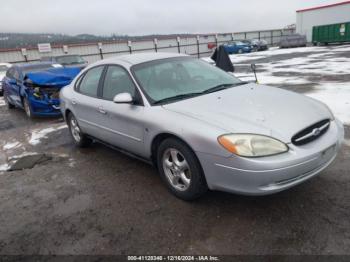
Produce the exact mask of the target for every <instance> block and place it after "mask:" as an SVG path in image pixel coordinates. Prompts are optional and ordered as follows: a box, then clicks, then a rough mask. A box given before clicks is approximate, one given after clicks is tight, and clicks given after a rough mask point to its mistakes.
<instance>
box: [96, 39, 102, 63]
mask: <svg viewBox="0 0 350 262" xmlns="http://www.w3.org/2000/svg"><path fill="white" fill-rule="evenodd" d="M97 45H98V50H99V51H100V57H101V60H103V51H102V43H98V44H97Z"/></svg>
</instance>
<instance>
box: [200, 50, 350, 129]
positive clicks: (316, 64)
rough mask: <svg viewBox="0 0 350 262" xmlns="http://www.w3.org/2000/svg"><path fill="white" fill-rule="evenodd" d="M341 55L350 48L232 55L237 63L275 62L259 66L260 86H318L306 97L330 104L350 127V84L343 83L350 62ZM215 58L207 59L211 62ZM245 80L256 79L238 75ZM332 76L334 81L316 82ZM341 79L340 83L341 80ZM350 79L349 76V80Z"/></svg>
mask: <svg viewBox="0 0 350 262" xmlns="http://www.w3.org/2000/svg"><path fill="white" fill-rule="evenodd" d="M341 52H350V45H343V46H336V47H301V48H290V49H278V48H270V49H269V50H268V51H262V52H257V53H249V54H237V55H231V56H230V58H231V60H232V62H233V63H234V64H237V63H242V62H247V63H249V62H253V61H254V60H258V59H262V58H269V60H270V61H271V62H269V63H266V62H265V61H263V62H264V63H258V64H257V68H258V73H257V77H258V80H259V83H260V84H267V85H268V84H273V85H278V86H283V85H301V84H302V85H310V87H314V89H313V90H311V91H310V92H308V93H305V95H308V96H310V97H313V98H315V99H317V100H320V101H322V102H324V103H325V104H327V105H328V106H329V107H330V108H331V110H332V111H333V113H334V114H335V116H336V117H338V118H339V119H340V120H341V121H343V122H344V123H345V124H350V81H342V78H344V77H345V76H346V75H350V59H349V58H347V57H341V56H339V54H340V53H341ZM288 54H289V55H293V54H294V55H295V54H296V57H295V56H294V57H293V58H289V59H288V57H283V58H282V59H281V57H276V59H274V56H277V55H288ZM210 60H211V59H206V61H210ZM235 75H236V76H237V77H240V78H242V80H246V81H249V80H253V79H254V77H253V75H252V73H251V72H247V73H236V74H235ZM312 76H316V77H318V78H320V77H323V78H327V77H332V82H330V81H326V80H322V82H320V81H321V80H320V81H315V80H314V79H313V80H312ZM337 76H338V77H339V80H338V81H337V80H336V79H337ZM334 79H335V80H334ZM347 79H349V77H348V78H347Z"/></svg>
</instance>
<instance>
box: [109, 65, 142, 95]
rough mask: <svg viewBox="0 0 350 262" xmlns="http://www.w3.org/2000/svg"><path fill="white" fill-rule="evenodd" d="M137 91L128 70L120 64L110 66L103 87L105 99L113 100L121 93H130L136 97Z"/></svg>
mask: <svg viewBox="0 0 350 262" xmlns="http://www.w3.org/2000/svg"><path fill="white" fill-rule="evenodd" d="M135 92H136V88H135V85H134V83H133V82H132V80H131V78H130V76H129V73H128V72H127V71H126V70H124V69H123V68H121V67H119V66H109V67H108V69H107V72H106V76H105V80H104V84H103V89H102V97H103V98H104V99H107V100H111V101H112V100H113V98H114V97H115V96H116V95H117V94H120V93H129V94H131V96H132V97H135Z"/></svg>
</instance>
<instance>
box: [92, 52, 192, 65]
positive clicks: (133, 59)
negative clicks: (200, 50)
mask: <svg viewBox="0 0 350 262" xmlns="http://www.w3.org/2000/svg"><path fill="white" fill-rule="evenodd" d="M175 57H188V55H185V54H177V53H163V52H159V53H138V54H131V55H122V56H116V57H112V58H108V59H105V60H102V61H100V62H99V64H108V63H112V64H114V63H116V64H128V65H129V66H133V65H137V64H141V63H145V62H150V61H154V60H160V59H166V58H175Z"/></svg>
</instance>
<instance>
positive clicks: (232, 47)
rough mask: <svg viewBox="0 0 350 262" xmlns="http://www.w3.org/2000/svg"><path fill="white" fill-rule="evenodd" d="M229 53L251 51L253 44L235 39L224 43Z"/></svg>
mask: <svg viewBox="0 0 350 262" xmlns="http://www.w3.org/2000/svg"><path fill="white" fill-rule="evenodd" d="M224 48H225V50H226V52H227V53H229V54H230V55H231V54H242V53H250V52H251V51H252V46H251V45H248V44H245V43H243V42H239V41H235V42H230V43H228V44H225V45H224Z"/></svg>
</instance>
